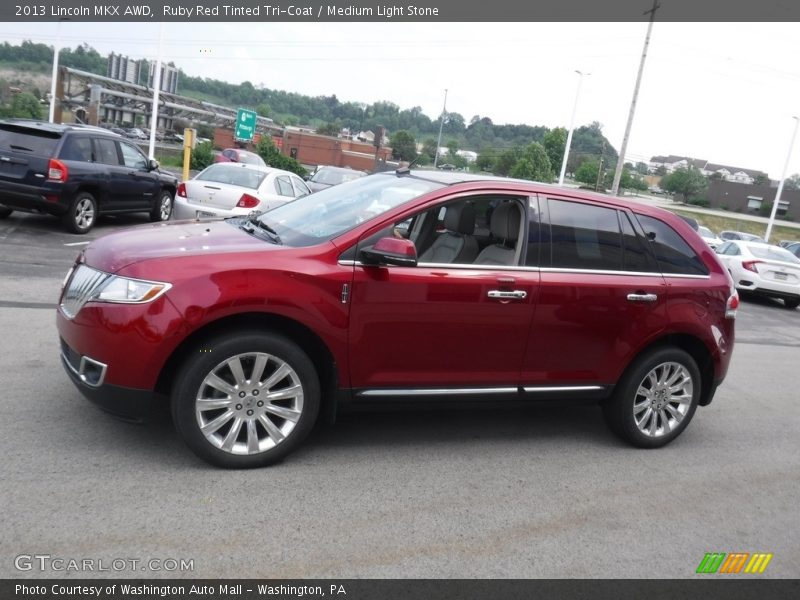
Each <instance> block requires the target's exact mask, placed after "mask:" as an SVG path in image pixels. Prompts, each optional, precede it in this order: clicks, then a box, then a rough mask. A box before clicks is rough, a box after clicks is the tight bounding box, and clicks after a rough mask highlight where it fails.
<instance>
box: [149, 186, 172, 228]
mask: <svg viewBox="0 0 800 600" xmlns="http://www.w3.org/2000/svg"><path fill="white" fill-rule="evenodd" d="M171 216H172V194H170V193H169V190H162V191H161V194H159V196H158V200H156V203H155V204H154V205H153V209H152V210H151V211H150V220H151V221H152V222H154V223H156V222H159V221H169V218H170V217H171Z"/></svg>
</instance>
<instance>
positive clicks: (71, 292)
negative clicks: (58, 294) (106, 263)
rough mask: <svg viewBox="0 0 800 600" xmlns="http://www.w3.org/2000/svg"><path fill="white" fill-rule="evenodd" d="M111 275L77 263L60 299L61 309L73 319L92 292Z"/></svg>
mask: <svg viewBox="0 0 800 600" xmlns="http://www.w3.org/2000/svg"><path fill="white" fill-rule="evenodd" d="M109 277H111V275H108V274H107V273H103V272H102V271H96V270H95V269H92V268H90V267H87V266H86V265H79V266H78V267H77V268H76V269H75V271H74V272H73V273H72V277H71V278H70V280H69V282H67V287H66V289H65V290H64V297H63V298H62V300H61V310H62V311H63V312H64V314H65V315H66V316H67V317H68V318H70V319H74V318H75V315H77V314H78V313H79V312H80V310H81V308H83V305H84V304H86V302H87V301H88V300H89V298H91V297H92V294H94V293H95V291H97V289H98V288H99V287H100V286H101V285H103V284H104V283H105V282H106V280H107V279H108V278H109Z"/></svg>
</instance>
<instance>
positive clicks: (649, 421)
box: [633, 362, 694, 438]
mask: <svg viewBox="0 0 800 600" xmlns="http://www.w3.org/2000/svg"><path fill="white" fill-rule="evenodd" d="M693 394H694V382H693V380H692V376H691V374H690V373H689V371H688V370H687V369H686V367H685V366H683V365H682V364H680V363H677V362H665V363H662V364H660V365H658V366H656V367H654V368H653V369H652V370H651V371H650V372H649V373H648V374H647V375H645V376H644V379H642V381H641V383H639V387H638V389H637V390H636V397H635V398H634V401H633V419H634V421H635V422H636V427H637V428H638V429H639V431H641V432H642V433H643V434H644V435H646V436H648V437H651V438H656V437H661V436H663V435H666V434H668V433H669V432H670V431H672V430H673V429H675V427H677V426H678V425H680V423H681V421H683V419H684V417H685V416H686V414H687V412H688V411H689V408H690V407H691V404H692V397H693Z"/></svg>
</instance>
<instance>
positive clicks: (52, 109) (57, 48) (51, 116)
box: [48, 19, 64, 123]
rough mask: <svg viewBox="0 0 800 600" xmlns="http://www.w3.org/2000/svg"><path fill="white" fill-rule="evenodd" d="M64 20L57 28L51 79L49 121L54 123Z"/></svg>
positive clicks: (60, 21) (59, 22)
mask: <svg viewBox="0 0 800 600" xmlns="http://www.w3.org/2000/svg"><path fill="white" fill-rule="evenodd" d="M62 21H64V19H60V20H59V21H58V25H57V26H56V45H55V48H54V51H53V74H52V76H51V78H50V113H49V116H48V121H49V122H50V123H52V122H53V119H54V118H55V115H56V79H57V78H58V55H59V53H60V52H61V23H62Z"/></svg>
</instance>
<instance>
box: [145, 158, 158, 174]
mask: <svg viewBox="0 0 800 600" xmlns="http://www.w3.org/2000/svg"><path fill="white" fill-rule="evenodd" d="M147 169H148V170H149V171H155V170H156V169H158V161H157V160H156V159H155V158H151V159H150V160H149V161H148V163H147Z"/></svg>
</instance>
